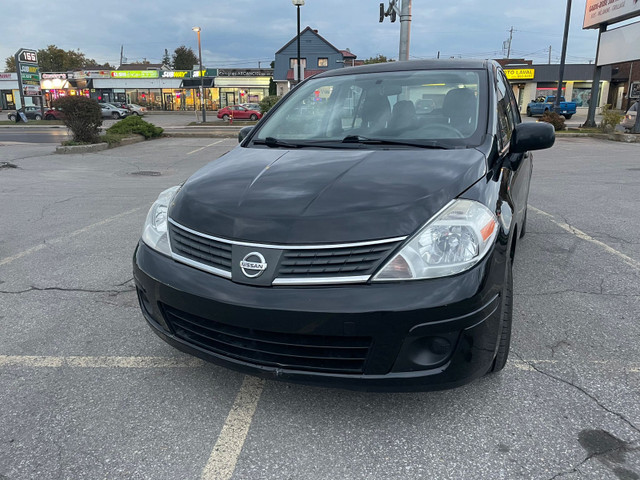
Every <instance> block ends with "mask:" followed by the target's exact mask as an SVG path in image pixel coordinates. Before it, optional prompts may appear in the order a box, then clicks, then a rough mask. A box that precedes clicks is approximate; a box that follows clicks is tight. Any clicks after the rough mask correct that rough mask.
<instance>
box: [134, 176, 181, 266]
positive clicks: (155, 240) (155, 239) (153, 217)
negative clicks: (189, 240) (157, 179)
mask: <svg viewBox="0 0 640 480" xmlns="http://www.w3.org/2000/svg"><path fill="white" fill-rule="evenodd" d="M178 190H180V187H171V188H168V189H167V190H165V191H164V192H162V193H161V194H160V195H159V196H158V199H157V200H156V201H155V202H154V203H153V205H151V208H150V209H149V213H148V214H147V219H146V220H145V222H144V229H143V230H142V241H143V242H144V243H146V244H147V245H148V246H149V247H151V248H153V249H154V250H157V251H158V252H160V253H163V254H164V255H167V256H171V249H170V248H169V235H168V233H167V211H168V210H169V204H171V201H172V200H173V197H175V196H176V193H178Z"/></svg>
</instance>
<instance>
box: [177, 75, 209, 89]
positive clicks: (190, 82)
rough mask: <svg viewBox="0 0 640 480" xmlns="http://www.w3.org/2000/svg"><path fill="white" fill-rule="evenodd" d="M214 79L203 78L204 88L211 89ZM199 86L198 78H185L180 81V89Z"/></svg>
mask: <svg viewBox="0 0 640 480" xmlns="http://www.w3.org/2000/svg"><path fill="white" fill-rule="evenodd" d="M214 78H215V77H203V80H204V88H211V87H213V80H214ZM199 86H200V79H199V78H185V79H184V80H182V85H180V88H198V87H199Z"/></svg>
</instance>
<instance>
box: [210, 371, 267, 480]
mask: <svg viewBox="0 0 640 480" xmlns="http://www.w3.org/2000/svg"><path fill="white" fill-rule="evenodd" d="M264 383H265V382H264V380H262V379H261V378H257V377H250V376H245V377H244V381H243V382H242V386H241V387H240V391H239V392H238V396H237V397H236V400H235V401H234V402H233V406H232V407H231V411H230V412H229V415H228V416H227V419H226V421H225V422H224V425H223V427H222V430H221V431H220V435H219V436H218V440H217V441H216V444H215V446H214V447H213V451H212V452H211V456H210V457H209V461H208V462H207V465H206V466H205V468H204V470H203V471H202V475H201V477H200V478H201V479H202V480H214V479H215V480H229V479H230V478H231V476H232V475H233V472H234V471H235V469H236V464H237V463H238V457H239V456H240V452H241V451H242V447H243V445H244V442H245V440H246V438H247V434H248V433H249V427H250V426H251V421H252V419H253V414H254V413H255V411H256V407H257V406H258V400H260V395H261V394H262V390H263V388H264Z"/></svg>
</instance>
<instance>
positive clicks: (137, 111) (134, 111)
mask: <svg viewBox="0 0 640 480" xmlns="http://www.w3.org/2000/svg"><path fill="white" fill-rule="evenodd" d="M127 107H129V110H131V115H144V114H145V113H147V108H146V107H141V106H140V105H137V104H135V103H127Z"/></svg>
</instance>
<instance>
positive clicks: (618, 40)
mask: <svg viewBox="0 0 640 480" xmlns="http://www.w3.org/2000/svg"><path fill="white" fill-rule="evenodd" d="M638 45H640V22H635V23H632V24H630V25H625V26H624V27H620V28H614V29H613V30H609V31H608V32H603V33H602V35H601V36H600V48H599V49H598V59H597V62H596V63H597V65H598V66H602V65H611V64H613V63H623V62H631V61H634V60H640V49H638Z"/></svg>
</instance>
